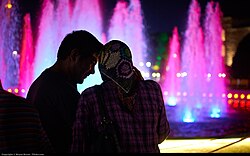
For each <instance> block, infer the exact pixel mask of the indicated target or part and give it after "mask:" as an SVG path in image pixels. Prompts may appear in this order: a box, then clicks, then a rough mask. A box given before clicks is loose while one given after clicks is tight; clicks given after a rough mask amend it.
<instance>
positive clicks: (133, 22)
mask: <svg viewBox="0 0 250 156" xmlns="http://www.w3.org/2000/svg"><path fill="white" fill-rule="evenodd" d="M107 36H108V37H107V38H108V40H111V39H118V40H122V41H124V42H125V43H126V44H128V46H129V47H130V49H131V51H132V52H133V56H132V59H133V62H134V65H135V66H136V67H138V69H139V70H140V71H141V72H142V75H143V77H145V78H147V77H148V75H149V74H148V67H146V63H145V58H146V57H147V53H146V49H147V46H146V43H145V35H144V25H143V16H142V11H141V4H140V0H131V1H130V3H129V4H128V3H127V2H126V1H118V2H117V4H116V6H115V9H114V11H113V16H112V17H111V20H110V26H109V30H108V35H107Z"/></svg>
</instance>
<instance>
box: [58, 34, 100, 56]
mask: <svg viewBox="0 0 250 156" xmlns="http://www.w3.org/2000/svg"><path fill="white" fill-rule="evenodd" d="M102 47H103V44H102V43H101V42H100V41H99V40H98V39H97V38H96V37H95V36H94V35H92V34H91V33H90V32H88V31H86V30H77V31H72V32H71V33H69V34H67V35H66V36H65V37H64V39H63V40H62V42H61V45H60V46H59V49H58V53H57V59H59V60H64V59H66V58H67V57H68V56H69V55H70V51H71V50H73V49H75V48H77V49H79V50H81V51H82V52H84V53H80V55H81V56H84V57H88V56H91V55H93V54H99V53H100V50H101V48H102Z"/></svg>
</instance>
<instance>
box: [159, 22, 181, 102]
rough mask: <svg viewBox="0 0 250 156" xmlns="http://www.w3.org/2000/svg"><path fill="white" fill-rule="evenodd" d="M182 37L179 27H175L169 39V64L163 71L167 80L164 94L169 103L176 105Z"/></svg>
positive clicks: (164, 83)
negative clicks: (180, 36)
mask: <svg viewBox="0 0 250 156" xmlns="http://www.w3.org/2000/svg"><path fill="white" fill-rule="evenodd" d="M180 63H181V62H180V38H179V33H178V28H177V27H174V29H173V33H172V37H171V38H170V39H169V57H168V60H167V66H166V68H165V70H164V73H162V74H163V75H164V77H165V80H164V82H163V85H162V90H163V91H164V95H167V96H164V97H166V98H165V99H164V101H166V102H167V103H168V104H169V105H171V106H175V105H176V104H177V102H178V101H179V99H178V97H179V96H180V95H179V94H180V69H181V64H180Z"/></svg>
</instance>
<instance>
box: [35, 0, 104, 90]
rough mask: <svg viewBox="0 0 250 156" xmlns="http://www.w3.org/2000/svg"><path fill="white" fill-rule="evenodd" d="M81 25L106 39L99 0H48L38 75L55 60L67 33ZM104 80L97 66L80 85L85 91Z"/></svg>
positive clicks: (38, 48)
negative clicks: (103, 35)
mask: <svg viewBox="0 0 250 156" xmlns="http://www.w3.org/2000/svg"><path fill="white" fill-rule="evenodd" d="M79 29H86V30H88V31H89V32H91V33H92V34H94V35H95V36H96V37H97V38H98V39H99V40H100V41H101V42H103V41H102V33H103V32H102V17H101V10H100V6H99V1H98V0H84V1H82V0H76V1H75V2H74V4H72V1H69V0H60V2H59V3H57V5H55V4H54V3H53V2H51V1H50V0H45V1H44V3H43V9H42V15H41V20H40V25H39V37H38V41H37V45H36V56H35V65H34V70H35V75H34V77H35V78H36V77H37V76H39V75H40V73H41V72H42V71H43V70H44V69H45V68H47V67H49V66H51V65H52V64H53V63H54V62H55V60H56V54H57V50H58V47H59V44H60V42H61V41H62V39H63V37H64V36H65V35H66V34H67V33H70V32H71V31H72V30H79ZM41 60H43V61H41ZM101 82H102V80H101V76H100V73H99V71H98V69H97V66H96V67H95V74H94V75H90V76H88V77H87V78H86V79H85V80H84V83H83V84H82V85H78V86H77V87H78V90H79V91H80V92H81V91H82V90H84V89H85V88H87V87H89V86H92V85H94V84H100V83H101Z"/></svg>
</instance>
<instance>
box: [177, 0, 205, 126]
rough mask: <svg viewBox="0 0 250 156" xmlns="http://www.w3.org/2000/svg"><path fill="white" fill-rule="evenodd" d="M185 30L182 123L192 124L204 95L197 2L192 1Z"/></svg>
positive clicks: (202, 40)
mask: <svg viewBox="0 0 250 156" xmlns="http://www.w3.org/2000/svg"><path fill="white" fill-rule="evenodd" d="M188 13H189V14H188V21H187V29H186V31H185V36H184V45H183V50H182V59H181V60H182V69H181V73H182V82H181V86H182V89H181V90H182V93H185V94H186V95H185V96H186V98H183V101H182V102H181V104H182V112H181V114H182V115H183V121H187V122H192V121H195V120H196V119H198V115H199V114H197V113H199V112H200V110H201V109H202V107H204V105H203V97H202V95H203V94H204V93H206V87H207V86H206V83H205V81H204V80H205V78H206V71H205V69H206V66H205V65H206V64H205V57H204V56H205V55H204V54H205V50H204V38H203V37H204V36H203V30H202V27H201V24H200V17H201V9H200V5H199V3H198V2H197V0H192V2H191V4H190V7H189V12H188Z"/></svg>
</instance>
